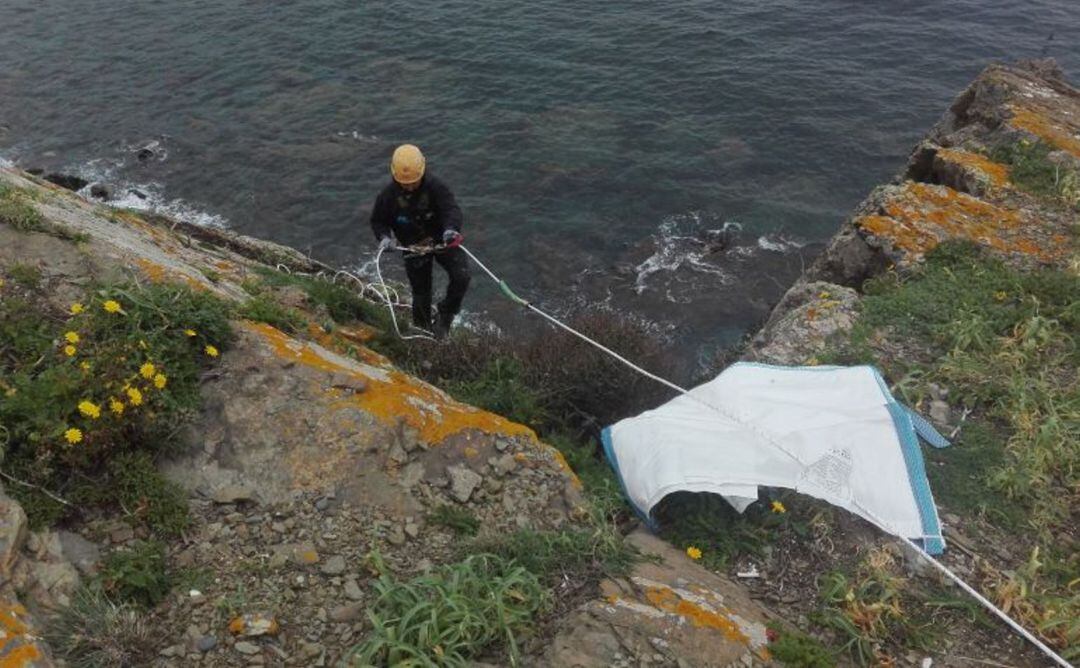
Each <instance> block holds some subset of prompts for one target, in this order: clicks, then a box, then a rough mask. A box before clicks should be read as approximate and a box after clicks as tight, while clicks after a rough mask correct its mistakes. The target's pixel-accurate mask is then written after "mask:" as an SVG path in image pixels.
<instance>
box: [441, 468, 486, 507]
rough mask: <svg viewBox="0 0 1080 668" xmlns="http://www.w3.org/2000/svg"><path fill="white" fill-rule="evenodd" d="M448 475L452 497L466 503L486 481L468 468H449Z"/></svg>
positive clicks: (447, 469)
mask: <svg viewBox="0 0 1080 668" xmlns="http://www.w3.org/2000/svg"><path fill="white" fill-rule="evenodd" d="M446 474H447V476H449V477H450V496H452V497H454V498H455V499H456V500H458V501H459V502H461V503H465V502H467V501H468V500H469V498H470V497H471V496H472V494H473V490H475V489H476V488H477V487H478V486H479V485H480V483H481V482H483V481H484V479H483V478H481V477H480V476H479V475H478V474H477V473H476V472H475V471H473V470H472V469H470V468H468V467H467V466H448V467H446Z"/></svg>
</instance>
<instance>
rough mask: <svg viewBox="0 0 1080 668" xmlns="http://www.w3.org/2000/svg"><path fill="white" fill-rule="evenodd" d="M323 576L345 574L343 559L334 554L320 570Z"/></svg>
mask: <svg viewBox="0 0 1080 668" xmlns="http://www.w3.org/2000/svg"><path fill="white" fill-rule="evenodd" d="M319 570H321V571H322V572H323V574H324V575H341V574H342V573H344V572H345V557H343V556H341V555H340V554H335V555H334V556H332V557H330V558H329V559H327V560H326V563H325V564H323V565H322V568H320V569H319Z"/></svg>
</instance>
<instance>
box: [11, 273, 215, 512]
mask: <svg viewBox="0 0 1080 668" xmlns="http://www.w3.org/2000/svg"><path fill="white" fill-rule="evenodd" d="M0 297H2V298H0V391H2V392H3V401H2V402H0V424H2V425H3V426H4V427H3V430H0V448H2V450H0V452H2V457H3V458H2V460H0V463H2V466H3V470H4V473H5V475H8V476H11V477H13V478H15V479H18V480H19V481H20V484H15V485H11V486H9V493H11V494H12V495H14V496H15V497H16V498H18V500H19V501H20V502H21V503H22V505H23V507H24V508H25V509H26V510H27V512H28V515H29V518H30V521H31V524H32V526H35V527H37V526H41V525H44V524H48V523H50V522H53V521H56V520H58V519H59V518H60V517H62V516H63V515H64V514H65V513H68V512H72V511H74V510H75V509H76V506H75V505H64V503H63V502H62V499H64V497H65V496H68V495H71V496H72V497H73V498H78V499H96V500H97V501H99V502H101V503H102V504H103V505H114V504H115V505H116V506H118V507H126V508H128V510H129V511H130V512H132V513H134V515H135V518H136V519H139V518H142V519H144V520H145V521H146V522H147V524H148V525H149V526H151V528H153V529H155V530H159V531H163V532H165V533H168V532H172V531H175V530H176V529H177V528H178V527H179V526H180V524H181V521H180V520H179V519H178V518H179V516H180V515H181V509H182V507H183V503H182V499H180V498H179V495H178V492H176V491H175V490H174V489H173V488H170V487H168V486H167V485H165V484H164V481H163V480H162V479H161V478H160V477H155V476H153V475H150V474H149V473H148V471H149V461H150V459H151V458H152V457H153V456H154V455H155V454H157V453H160V452H163V451H166V450H168V449H169V448H170V447H173V446H174V445H175V444H176V443H177V436H176V434H177V433H178V430H179V427H180V425H181V424H182V423H183V422H184V420H185V419H186V418H187V417H188V416H189V415H190V414H191V412H192V411H194V410H195V409H196V408H197V407H198V405H199V388H198V385H199V375H200V373H201V371H202V369H203V368H205V367H206V366H207V365H208V364H210V363H212V362H213V360H214V358H215V357H217V356H218V355H219V354H220V350H221V349H224V347H226V346H227V345H228V344H229V342H230V340H231V338H232V332H231V329H230V326H229V320H228V313H229V310H228V307H227V306H226V304H224V303H223V302H221V301H220V300H218V299H216V298H214V297H212V296H209V295H207V294H204V293H200V292H195V291H192V290H191V289H190V288H187V287H184V286H176V285H166V284H157V285H149V286H140V285H134V284H122V285H114V286H109V287H104V288H101V289H99V290H96V291H94V292H91V293H88V294H87V295H86V297H85V298H84V299H83V300H82V301H81V302H79V303H74V304H71V305H70V308H69V310H68V312H66V313H58V312H53V311H50V310H49V309H47V308H46V309H44V310H43V308H42V305H43V304H46V303H47V302H46V301H45V300H44V298H43V297H42V296H41V295H39V294H37V293H35V292H33V291H23V292H20V291H18V290H6V289H5V290H3V293H2V294H0ZM136 452H142V453H145V455H144V456H142V457H138V456H135V455H134V454H133V453H136ZM127 467H131V468H130V470H128V468H127ZM95 488H96V489H95Z"/></svg>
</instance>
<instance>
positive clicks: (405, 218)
mask: <svg viewBox="0 0 1080 668" xmlns="http://www.w3.org/2000/svg"><path fill="white" fill-rule="evenodd" d="M390 175H391V176H392V177H393V180H392V181H391V182H390V183H389V184H387V186H386V187H385V188H383V189H382V191H381V192H380V193H379V195H378V197H376V198H375V206H374V208H373V209H372V211H371V229H372V231H373V232H374V233H375V239H376V240H377V241H378V243H379V250H380V251H385V250H389V249H391V248H393V247H394V246H395V244H394V239H395V238H396V239H397V245H398V246H399V247H404V250H405V252H404V259H405V274H406V275H407V276H408V277H409V286H410V287H411V288H412V321H413V325H414V326H415V327H417V328H419V329H422V330H427V331H431V332H433V333H434V334H435V336H436V337H437V338H443V337H445V336H446V335H447V333H449V331H450V327H451V325H453V323H454V318H455V317H456V316H457V314H458V311H460V310H461V302H462V300H463V299H464V298H465V292H466V290H468V288H469V278H470V277H469V261H468V258H467V257H466V255H465V253H464V252H463V251H462V249H461V248H459V246H460V245H461V242H462V240H463V239H464V237H463V236H462V234H461V224H462V215H461V208H460V207H459V206H458V204H457V201H456V200H455V199H454V194H453V193H452V192H450V188H448V187H447V186H446V184H445V183H443V182H442V181H441V180H439V179H437V178H435V176H433V175H432V174H430V173H427V172H426V169H425V159H424V154H423V153H421V151H420V149H419V148H417V147H416V146H413V145H412V144H402V145H401V146H398V147H397V149H395V150H394V155H393V157H392V158H391V159H390ZM433 262H438V263H439V266H441V267H442V268H443V269H444V270H446V275H447V277H448V278H449V283H448V284H447V286H446V295H445V296H444V297H443V298H442V300H441V301H440V302H439V303H438V305H437V306H436V314H435V319H434V322H433V321H432V317H431V316H432V313H431V292H432V282H431V274H432V263H433Z"/></svg>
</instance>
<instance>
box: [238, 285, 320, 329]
mask: <svg viewBox="0 0 1080 668" xmlns="http://www.w3.org/2000/svg"><path fill="white" fill-rule="evenodd" d="M238 315H239V316H240V317H241V318H247V319H248V320H254V321H256V322H265V323H266V324H268V325H272V326H274V327H277V328H278V329H280V330H281V331H283V332H287V333H289V334H295V333H296V332H299V331H300V330H302V329H303V328H304V324H305V323H306V322H307V320H306V319H305V318H304V316H303V315H302V314H301V313H300V312H299V311H297V310H296V309H291V308H288V307H286V306H282V305H280V304H278V303H277V302H275V301H274V300H273V299H271V298H270V297H268V296H266V295H262V294H260V295H256V296H254V297H252V298H251V299H249V300H247V302H245V303H244V305H243V306H241V307H240V310H239V313H238Z"/></svg>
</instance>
